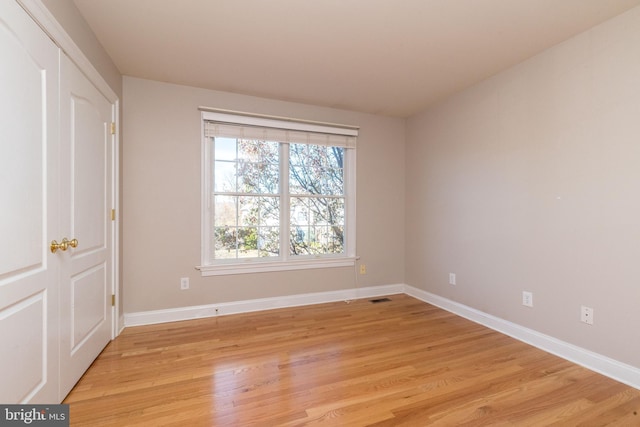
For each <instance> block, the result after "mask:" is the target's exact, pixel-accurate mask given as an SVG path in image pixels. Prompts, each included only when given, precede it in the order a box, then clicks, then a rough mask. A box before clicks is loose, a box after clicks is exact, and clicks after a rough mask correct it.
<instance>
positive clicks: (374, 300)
mask: <svg viewBox="0 0 640 427" xmlns="http://www.w3.org/2000/svg"><path fill="white" fill-rule="evenodd" d="M369 301H371V302H372V303H374V304H377V303H379V302H389V301H391V300H390V299H389V298H378V299H372V300H369Z"/></svg>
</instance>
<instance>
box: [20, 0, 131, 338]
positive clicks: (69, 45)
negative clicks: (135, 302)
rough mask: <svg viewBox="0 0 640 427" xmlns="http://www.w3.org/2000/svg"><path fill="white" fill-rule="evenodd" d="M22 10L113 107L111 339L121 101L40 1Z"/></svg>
mask: <svg viewBox="0 0 640 427" xmlns="http://www.w3.org/2000/svg"><path fill="white" fill-rule="evenodd" d="M16 1H17V2H18V3H19V4H20V5H21V6H22V8H23V9H24V10H25V11H26V12H27V13H28V14H29V15H31V17H32V18H33V19H34V20H35V21H36V23H37V24H38V25H39V26H40V27H41V28H42V29H43V31H44V32H45V33H47V34H48V35H49V37H51V39H52V40H53V41H54V43H55V44H56V45H58V47H59V48H60V49H62V50H63V51H64V52H65V54H66V55H67V57H69V59H71V61H72V62H73V63H75V64H76V66H77V67H78V68H79V69H80V71H82V73H83V74H84V75H86V76H87V78H88V79H89V81H90V82H91V83H92V84H93V85H94V86H95V87H96V88H97V89H98V91H100V93H102V95H104V97H105V98H107V99H108V100H109V102H110V103H111V104H112V106H113V107H112V108H113V122H114V123H115V127H116V133H115V135H113V138H114V140H113V150H114V152H113V154H114V157H113V200H112V208H113V209H115V212H116V219H115V221H113V222H114V224H113V227H112V234H111V236H112V239H113V241H112V247H113V254H112V256H113V263H112V265H113V274H112V295H115V305H114V306H112V308H111V309H112V311H113V313H112V318H113V327H112V337H111V338H112V339H113V338H115V337H116V336H118V334H119V333H120V332H121V331H122V330H123V329H124V314H123V313H122V312H121V307H120V304H119V300H120V298H119V297H120V295H119V289H120V277H119V274H118V272H119V270H120V262H119V261H120V247H119V243H120V239H119V236H120V221H119V220H118V218H119V217H120V206H119V204H120V203H119V200H120V179H119V174H120V157H119V156H120V148H119V147H120V136H119V133H120V132H119V130H120V100H119V99H118V96H117V95H116V93H115V92H114V91H113V90H112V89H111V87H110V86H109V85H108V84H107V82H106V80H105V79H104V78H103V77H102V76H101V75H100V73H99V72H98V70H96V68H95V67H94V66H93V64H91V62H90V61H89V60H88V59H87V57H86V56H85V55H84V53H82V51H81V50H80V48H79V47H78V45H77V44H76V43H75V42H74V41H73V39H72V38H71V37H70V36H69V34H67V32H66V31H65V30H64V28H63V27H62V26H61V25H60V23H58V21H56V19H55V17H54V16H53V15H52V14H51V12H49V10H48V9H47V8H46V7H45V6H44V4H43V3H42V2H41V1H40V0H16Z"/></svg>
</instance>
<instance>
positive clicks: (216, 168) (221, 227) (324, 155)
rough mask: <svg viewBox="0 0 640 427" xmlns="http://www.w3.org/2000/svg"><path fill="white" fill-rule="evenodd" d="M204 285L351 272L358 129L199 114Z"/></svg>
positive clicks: (225, 113)
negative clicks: (293, 273)
mask: <svg viewBox="0 0 640 427" xmlns="http://www.w3.org/2000/svg"><path fill="white" fill-rule="evenodd" d="M202 123H203V134H204V136H203V182H202V190H203V203H202V205H203V215H202V218H203V221H202V230H203V245H202V265H201V266H200V267H199V268H200V270H201V271H202V274H203V275H217V274H235V273H246V272H259V271H274V270H289V269H301V268H318V267H332V266H348V265H353V264H354V260H355V154H356V153H355V151H356V150H355V141H356V136H357V133H358V131H357V128H354V127H351V126H342V125H332V124H323V123H316V122H307V121H298V120H291V119H284V118H275V117H266V116H257V115H249V114H245V113H235V112H228V111H224V110H206V111H203V112H202Z"/></svg>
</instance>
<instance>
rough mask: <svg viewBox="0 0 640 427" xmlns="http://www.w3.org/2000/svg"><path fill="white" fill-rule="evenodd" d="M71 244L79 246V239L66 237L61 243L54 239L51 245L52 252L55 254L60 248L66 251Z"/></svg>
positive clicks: (74, 246)
mask: <svg viewBox="0 0 640 427" xmlns="http://www.w3.org/2000/svg"><path fill="white" fill-rule="evenodd" d="M69 246H71V247H72V248H77V247H78V239H71V240H67V238H66V237H65V238H63V239H62V241H61V242H60V243H58V242H56V241H55V240H52V241H51V246H50V248H51V253H53V254H55V253H56V251H57V250H58V249H60V250H61V251H63V252H64V251H66V250H67V249H68V248H69Z"/></svg>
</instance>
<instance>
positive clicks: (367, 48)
mask: <svg viewBox="0 0 640 427" xmlns="http://www.w3.org/2000/svg"><path fill="white" fill-rule="evenodd" d="M74 2H75V4H76V5H77V7H78V9H79V10H80V12H81V13H82V15H83V16H84V17H85V19H86V21H87V22H88V23H89V25H90V26H91V28H92V29H93V31H94V32H95V34H96V36H97V37H98V40H100V42H101V43H102V45H103V46H104V47H105V49H106V51H107V52H108V53H109V55H110V56H111V58H112V59H113V61H114V63H115V64H116V66H117V67H118V69H119V70H120V72H121V73H122V74H123V75H127V76H133V77H140V78H145V79H152V80H158V81H163V82H170V83H177V84H183V85H189V86H196V87H201V88H207V89H215V90H221V91H227V92H235V93H241V94H247V95H255V96H260V97H266V98H272V99H279V100H285V101H294V102H300V103H305V104H313V105H319V106H326V107H334V108H342V109H348V110H354V111H361V112H366V113H373V114H382V115H388V116H396V117H407V116H410V115H412V114H414V113H416V112H419V111H422V110H424V109H426V108H427V107H428V106H430V105H432V104H433V103H435V102H438V101H439V100H442V99H443V98H445V97H447V96H450V95H451V94H453V93H455V92H457V91H460V90H461V89H464V88H465V87H468V86H470V85H473V84H474V83H477V82H479V81H481V80H483V79H485V78H487V77H489V76H491V75H493V74H495V73H497V72H499V71H501V70H503V69H505V68H508V67H509V66H511V65H514V64H516V63H518V62H521V61H523V60H524V59H526V58H529V57H531V56H533V55H535V54H536V53H538V52H541V51H543V50H545V49H546V48H548V47H550V46H553V45H555V44H557V43H560V42H562V41H563V40H566V39H568V38H570V37H571V36H573V35H575V34H578V33H580V32H582V31H584V30H586V29H588V28H591V27H593V26H595V25H597V24H598V23H600V22H603V21H605V20H607V19H609V18H611V17H613V16H615V15H618V14H620V13H622V12H624V11H626V10H628V9H630V8H632V7H634V6H637V5H640V0H268V1H267V0H74Z"/></svg>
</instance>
